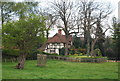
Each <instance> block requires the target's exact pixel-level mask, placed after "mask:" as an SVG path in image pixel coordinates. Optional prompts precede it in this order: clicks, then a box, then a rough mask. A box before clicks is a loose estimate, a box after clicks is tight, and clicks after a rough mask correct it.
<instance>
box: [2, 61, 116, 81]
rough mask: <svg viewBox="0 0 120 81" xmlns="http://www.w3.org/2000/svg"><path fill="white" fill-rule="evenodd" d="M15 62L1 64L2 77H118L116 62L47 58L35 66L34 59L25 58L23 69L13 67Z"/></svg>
mask: <svg viewBox="0 0 120 81" xmlns="http://www.w3.org/2000/svg"><path fill="white" fill-rule="evenodd" d="M15 64H16V62H15V63H10V62H6V63H3V64H2V67H3V75H2V78H3V79H118V63H116V62H106V63H75V62H74V63H73V62H65V61H59V60H47V64H46V67H44V68H43V67H37V66H36V64H37V61H36V60H27V61H26V67H25V69H24V70H17V69H14V68H11V67H13V65H15ZM105 81H106V80H105Z"/></svg>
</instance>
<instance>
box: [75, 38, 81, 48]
mask: <svg viewBox="0 0 120 81" xmlns="http://www.w3.org/2000/svg"><path fill="white" fill-rule="evenodd" d="M73 46H74V47H75V48H80V47H82V40H81V39H80V37H77V36H73Z"/></svg>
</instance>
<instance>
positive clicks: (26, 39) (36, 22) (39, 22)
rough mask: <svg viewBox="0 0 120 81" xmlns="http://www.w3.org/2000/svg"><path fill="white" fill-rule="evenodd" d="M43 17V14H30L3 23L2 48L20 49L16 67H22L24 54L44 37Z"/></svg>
mask: <svg viewBox="0 0 120 81" xmlns="http://www.w3.org/2000/svg"><path fill="white" fill-rule="evenodd" d="M45 19H46V18H45V17H43V16H35V15H31V16H29V17H27V18H25V19H20V20H18V21H13V22H8V23H6V24H4V25H3V29H2V31H3V32H2V34H3V45H4V48H9V49H19V50H20V55H19V59H18V65H17V66H18V67H17V69H23V68H24V64H25V59H26V56H27V55H28V54H30V53H31V50H32V49H34V48H35V47H36V45H37V44H38V42H41V40H39V39H43V38H44V33H42V32H41V31H45Z"/></svg>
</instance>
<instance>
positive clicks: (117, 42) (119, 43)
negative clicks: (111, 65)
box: [113, 17, 120, 59]
mask: <svg viewBox="0 0 120 81" xmlns="http://www.w3.org/2000/svg"><path fill="white" fill-rule="evenodd" d="M113 30H114V33H113V40H114V42H113V44H114V52H115V55H116V58H117V59H120V58H119V50H120V23H118V22H117V19H116V18H115V17H114V18H113Z"/></svg>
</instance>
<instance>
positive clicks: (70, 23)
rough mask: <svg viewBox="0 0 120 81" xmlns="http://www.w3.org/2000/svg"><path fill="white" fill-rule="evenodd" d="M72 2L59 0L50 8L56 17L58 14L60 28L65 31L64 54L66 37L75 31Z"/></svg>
mask: <svg viewBox="0 0 120 81" xmlns="http://www.w3.org/2000/svg"><path fill="white" fill-rule="evenodd" d="M74 7H75V6H74V4H73V2H71V1H70V0H60V1H57V2H54V3H53V6H52V9H53V10H54V11H55V14H56V17H57V16H58V17H59V18H58V19H59V20H60V22H61V23H63V24H62V25H63V26H61V28H62V30H63V31H64V32H65V36H66V45H65V55H68V42H69V41H68V39H69V37H70V34H72V33H75V32H74V30H75V29H77V28H75V25H76V22H75V20H76V17H75V14H74V10H73V9H74Z"/></svg>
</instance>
